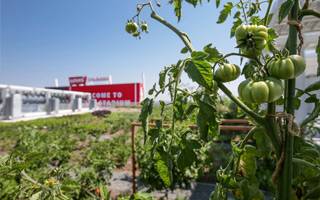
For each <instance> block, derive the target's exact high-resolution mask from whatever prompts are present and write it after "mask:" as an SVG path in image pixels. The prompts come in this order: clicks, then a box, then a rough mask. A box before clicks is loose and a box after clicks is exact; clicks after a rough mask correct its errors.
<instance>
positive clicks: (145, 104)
mask: <svg viewBox="0 0 320 200" xmlns="http://www.w3.org/2000/svg"><path fill="white" fill-rule="evenodd" d="M141 106H142V108H141V112H140V115H139V121H140V122H141V124H142V128H143V131H144V134H145V137H144V139H146V134H147V129H148V127H147V124H148V117H149V115H151V113H152V109H153V99H149V98H146V99H144V100H143V101H142V102H141Z"/></svg>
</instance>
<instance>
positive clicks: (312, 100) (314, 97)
mask: <svg viewBox="0 0 320 200" xmlns="http://www.w3.org/2000/svg"><path fill="white" fill-rule="evenodd" d="M317 101H319V100H318V99H317V95H316V94H313V95H311V96H309V97H308V98H306V100H304V102H306V103H315V102H317Z"/></svg>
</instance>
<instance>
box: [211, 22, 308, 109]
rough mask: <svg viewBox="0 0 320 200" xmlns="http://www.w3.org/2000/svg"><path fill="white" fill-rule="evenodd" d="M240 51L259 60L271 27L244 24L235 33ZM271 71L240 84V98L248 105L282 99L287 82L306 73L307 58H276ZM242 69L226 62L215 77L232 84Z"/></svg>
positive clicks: (268, 65) (268, 64)
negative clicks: (284, 83) (258, 57)
mask: <svg viewBox="0 0 320 200" xmlns="http://www.w3.org/2000/svg"><path fill="white" fill-rule="evenodd" d="M235 37H236V40H237V45H238V47H239V48H240V52H241V53H242V54H244V55H246V56H249V57H252V58H257V56H259V55H261V54H262V50H263V49H264V48H265V46H266V45H267V40H268V28H267V27H265V26H262V25H240V26H239V27H238V28H237V29H236V32H235ZM263 68H264V69H265V71H266V72H267V73H266V74H265V76H264V77H263V78H261V77H260V78H258V79H257V78H253V77H252V78H248V79H246V80H244V81H243V82H242V83H240V85H239V87H238V92H239V96H240V98H241V99H242V100H243V101H245V102H248V103H257V104H261V103H270V102H274V101H276V100H278V99H279V98H280V97H281V96H282V95H283V92H284V87H283V80H287V79H293V78H296V77H297V76H299V75H300V74H302V73H303V72H304V70H305V68H306V63H305V60H304V58H303V57H301V56H299V55H290V56H282V55H279V56H274V57H272V58H270V59H269V60H268V61H267V62H266V64H265V66H263ZM240 73H241V70H240V68H239V66H237V65H235V64H229V63H223V64H220V65H219V68H218V69H216V71H215V73H214V75H215V79H216V80H217V81H221V82H229V81H233V80H235V79H237V78H238V77H239V76H240Z"/></svg>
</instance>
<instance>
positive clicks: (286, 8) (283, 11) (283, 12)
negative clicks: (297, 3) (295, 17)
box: [278, 0, 294, 24]
mask: <svg viewBox="0 0 320 200" xmlns="http://www.w3.org/2000/svg"><path fill="white" fill-rule="evenodd" d="M293 4H294V1H293V0H287V1H286V2H284V3H283V4H282V5H281V6H280V9H279V16H278V20H279V24H280V23H281V22H282V20H283V19H284V18H285V17H286V16H288V14H289V12H290V10H291V8H292V6H293Z"/></svg>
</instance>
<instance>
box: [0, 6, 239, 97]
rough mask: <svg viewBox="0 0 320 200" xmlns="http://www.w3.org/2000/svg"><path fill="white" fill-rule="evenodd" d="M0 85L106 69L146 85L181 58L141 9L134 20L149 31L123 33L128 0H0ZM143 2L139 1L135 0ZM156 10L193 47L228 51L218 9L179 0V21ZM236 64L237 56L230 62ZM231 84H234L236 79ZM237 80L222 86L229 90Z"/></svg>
mask: <svg viewBox="0 0 320 200" xmlns="http://www.w3.org/2000/svg"><path fill="white" fill-rule="evenodd" d="M0 2H1V12H0V13H1V43H0V47H1V54H0V84H15V85H26V86H40V87H43V86H49V85H53V83H54V81H53V80H54V78H58V79H59V82H60V85H66V84H68V83H67V77H69V76H72V75H88V76H104V75H109V74H111V75H112V77H113V81H114V82H115V83H122V82H136V81H141V74H142V72H143V73H144V74H145V77H146V85H147V87H151V86H152V85H153V83H154V82H155V81H157V77H158V73H159V71H160V70H161V69H162V68H163V66H165V65H169V64H172V63H176V61H177V60H178V59H179V58H183V57H184V55H181V54H180V53H179V52H180V49H181V48H182V47H183V44H182V42H181V41H180V40H179V39H178V38H177V36H176V35H174V33H172V32H171V31H169V30H168V29H167V28H165V27H163V26H162V25H161V24H158V23H156V22H154V21H153V20H152V19H151V18H150V17H149V14H150V13H149V11H148V10H145V11H144V13H143V15H142V16H141V17H142V19H144V20H145V21H147V22H148V24H149V27H150V33H149V34H144V35H143V37H142V39H141V40H138V39H135V38H133V37H131V36H130V35H128V34H127V33H126V32H125V31H124V25H125V22H126V21H127V19H129V18H131V17H132V16H133V15H134V14H135V5H136V3H138V2H141V1H136V0H94V1H92V0H0ZM142 2H143V1H142ZM162 4H163V5H162V7H161V8H160V9H158V13H159V14H160V15H161V16H163V17H164V18H166V19H167V20H168V21H170V22H172V23H173V24H175V25H177V26H178V27H179V28H180V29H181V30H183V31H185V32H188V33H189V35H190V38H191V40H192V41H193V45H194V46H195V48H196V49H201V48H202V47H203V46H204V45H206V44H208V43H213V45H214V46H216V47H217V48H218V49H219V50H220V51H221V52H223V53H229V52H232V51H234V45H235V43H234V39H230V38H229V27H230V25H231V22H230V21H228V22H227V23H226V24H224V25H218V24H216V20H217V18H218V15H219V12H220V9H221V8H220V9H219V10H217V9H216V8H215V5H214V3H213V2H212V3H209V4H208V3H204V5H203V6H200V7H198V8H197V9H194V8H193V7H191V6H189V5H187V4H184V9H183V18H182V21H181V22H179V23H177V19H176V18H175V17H174V14H173V9H172V8H171V6H169V5H167V1H166V0H163V1H162ZM234 62H238V59H234ZM237 82H239V81H237ZM237 82H234V83H231V84H229V85H228V86H230V88H231V89H232V90H233V91H236V87H235V86H236V85H237Z"/></svg>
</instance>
